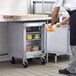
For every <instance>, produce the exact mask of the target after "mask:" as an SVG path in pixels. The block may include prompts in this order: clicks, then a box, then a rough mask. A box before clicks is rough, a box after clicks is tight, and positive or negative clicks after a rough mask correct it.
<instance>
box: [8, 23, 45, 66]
mask: <svg viewBox="0 0 76 76" xmlns="http://www.w3.org/2000/svg"><path fill="white" fill-rule="evenodd" d="M45 24H46V22H26V23H16V22H15V23H9V27H8V30H9V55H10V58H11V62H12V63H15V62H16V59H22V60H23V66H24V67H27V66H28V59H31V58H37V59H40V61H41V63H42V64H43V65H44V64H46V60H45V50H46V28H45Z"/></svg>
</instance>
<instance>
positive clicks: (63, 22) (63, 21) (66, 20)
mask: <svg viewBox="0 0 76 76" xmlns="http://www.w3.org/2000/svg"><path fill="white" fill-rule="evenodd" d="M69 19H70V17H66V18H65V19H63V20H62V22H60V24H61V25H64V24H66V23H67V22H69Z"/></svg>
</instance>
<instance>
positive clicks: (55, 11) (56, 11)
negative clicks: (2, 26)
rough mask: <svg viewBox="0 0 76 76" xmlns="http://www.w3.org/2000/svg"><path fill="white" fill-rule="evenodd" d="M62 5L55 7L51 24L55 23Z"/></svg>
mask: <svg viewBox="0 0 76 76" xmlns="http://www.w3.org/2000/svg"><path fill="white" fill-rule="evenodd" d="M59 10H60V7H55V8H54V10H53V12H52V20H51V25H53V24H55V22H56V20H57V18H58V14H59Z"/></svg>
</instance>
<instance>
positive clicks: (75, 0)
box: [63, 0, 76, 10]
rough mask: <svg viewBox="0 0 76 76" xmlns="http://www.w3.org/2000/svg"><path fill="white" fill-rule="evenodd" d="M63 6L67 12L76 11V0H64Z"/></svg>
mask: <svg viewBox="0 0 76 76" xmlns="http://www.w3.org/2000/svg"><path fill="white" fill-rule="evenodd" d="M63 6H64V8H65V9H67V10H76V0H63Z"/></svg>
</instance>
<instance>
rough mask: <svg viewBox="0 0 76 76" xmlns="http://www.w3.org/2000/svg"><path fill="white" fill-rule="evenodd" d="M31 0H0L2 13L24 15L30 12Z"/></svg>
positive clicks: (0, 12) (0, 11)
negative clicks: (29, 3)
mask: <svg viewBox="0 0 76 76" xmlns="http://www.w3.org/2000/svg"><path fill="white" fill-rule="evenodd" d="M28 1H29V0H0V14H1V15H5V14H7V15H23V14H27V13H28V7H27V6H28Z"/></svg>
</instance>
